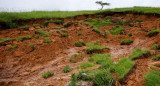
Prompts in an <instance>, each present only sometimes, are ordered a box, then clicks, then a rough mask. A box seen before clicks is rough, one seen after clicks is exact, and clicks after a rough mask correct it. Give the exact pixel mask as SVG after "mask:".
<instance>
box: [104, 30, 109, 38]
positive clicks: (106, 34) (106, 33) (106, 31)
mask: <svg viewBox="0 0 160 86" xmlns="http://www.w3.org/2000/svg"><path fill="white" fill-rule="evenodd" d="M108 34H109V31H108V30H105V38H107V36H108Z"/></svg>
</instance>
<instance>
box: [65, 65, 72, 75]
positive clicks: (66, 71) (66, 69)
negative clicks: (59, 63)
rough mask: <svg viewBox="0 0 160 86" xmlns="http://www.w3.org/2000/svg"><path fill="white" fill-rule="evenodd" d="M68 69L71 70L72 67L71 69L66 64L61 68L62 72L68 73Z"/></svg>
mask: <svg viewBox="0 0 160 86" xmlns="http://www.w3.org/2000/svg"><path fill="white" fill-rule="evenodd" d="M70 71H72V69H71V68H70V67H69V66H68V65H67V66H65V67H64V69H63V72H64V73H68V72H70Z"/></svg>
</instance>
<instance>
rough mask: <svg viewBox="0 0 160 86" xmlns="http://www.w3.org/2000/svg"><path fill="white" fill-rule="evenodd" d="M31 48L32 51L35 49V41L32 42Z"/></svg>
mask: <svg viewBox="0 0 160 86" xmlns="http://www.w3.org/2000/svg"><path fill="white" fill-rule="evenodd" d="M30 48H31V49H32V51H33V50H34V49H35V44H34V43H30Z"/></svg>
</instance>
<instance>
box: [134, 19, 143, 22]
mask: <svg viewBox="0 0 160 86" xmlns="http://www.w3.org/2000/svg"><path fill="white" fill-rule="evenodd" d="M135 22H144V21H143V20H139V19H138V20H135Z"/></svg>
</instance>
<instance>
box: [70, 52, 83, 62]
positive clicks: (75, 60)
mask: <svg viewBox="0 0 160 86" xmlns="http://www.w3.org/2000/svg"><path fill="white" fill-rule="evenodd" d="M79 57H80V58H81V57H82V54H81V53H78V54H73V55H72V56H71V57H70V62H72V63H76V62H77V58H79Z"/></svg>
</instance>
